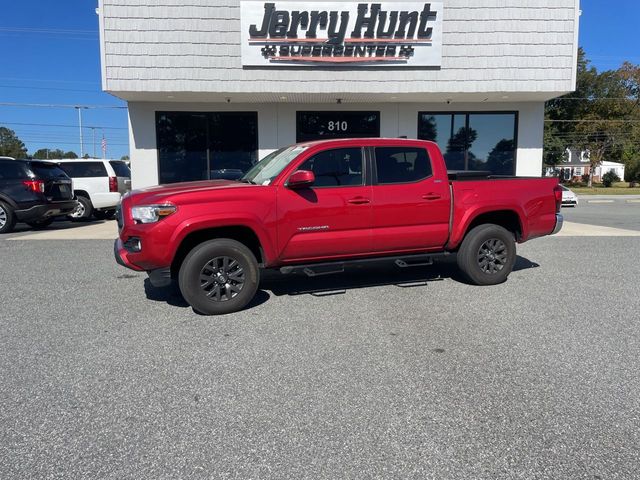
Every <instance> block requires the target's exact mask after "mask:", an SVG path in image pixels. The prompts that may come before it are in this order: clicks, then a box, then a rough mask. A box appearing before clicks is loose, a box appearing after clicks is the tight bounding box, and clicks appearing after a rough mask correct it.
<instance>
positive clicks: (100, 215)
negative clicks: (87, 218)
mask: <svg viewBox="0 0 640 480" xmlns="http://www.w3.org/2000/svg"><path fill="white" fill-rule="evenodd" d="M93 216H94V217H95V218H97V219H98V220H113V218H114V217H115V216H116V210H115V208H114V209H113V210H94V211H93Z"/></svg>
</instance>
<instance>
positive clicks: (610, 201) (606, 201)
mask: <svg viewBox="0 0 640 480" xmlns="http://www.w3.org/2000/svg"><path fill="white" fill-rule="evenodd" d="M615 202H616V201H615V200H587V203H615Z"/></svg>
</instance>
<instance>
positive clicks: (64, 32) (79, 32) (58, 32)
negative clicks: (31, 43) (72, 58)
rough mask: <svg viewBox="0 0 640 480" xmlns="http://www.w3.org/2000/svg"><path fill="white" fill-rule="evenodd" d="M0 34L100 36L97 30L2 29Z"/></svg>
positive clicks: (0, 28)
mask: <svg viewBox="0 0 640 480" xmlns="http://www.w3.org/2000/svg"><path fill="white" fill-rule="evenodd" d="M0 32H12V33H46V34H54V35H68V34H73V35H98V32H97V31H95V30H75V29H62V28H31V27H0Z"/></svg>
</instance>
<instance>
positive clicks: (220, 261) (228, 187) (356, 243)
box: [114, 138, 562, 314]
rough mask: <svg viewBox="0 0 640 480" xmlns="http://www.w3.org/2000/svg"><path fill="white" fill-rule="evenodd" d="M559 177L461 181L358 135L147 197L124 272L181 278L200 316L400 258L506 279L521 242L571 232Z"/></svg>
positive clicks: (148, 192)
mask: <svg viewBox="0 0 640 480" xmlns="http://www.w3.org/2000/svg"><path fill="white" fill-rule="evenodd" d="M561 202H562V191H561V190H560V187H559V186H558V180H557V179H554V178H516V177H492V176H491V175H488V174H487V173H486V172H484V173H483V172H458V173H455V172H447V169H446V166H445V162H444V159H443V157H442V154H441V153H440V150H439V149H438V146H437V145H436V144H435V143H432V142H426V141H420V140H406V139H380V138H374V139H345V140H325V141H317V142H308V143H300V144H297V145H292V146H289V147H286V148H282V149H280V150H277V151H275V152H273V153H271V154H270V155H268V156H267V157H265V158H264V159H263V160H262V161H260V162H259V163H257V164H256V165H255V166H254V167H253V168H252V169H251V170H250V171H249V172H247V174H246V175H245V176H244V177H242V178H241V179H240V180H238V181H235V180H209V181H200V182H190V183H178V184H174V185H166V186H159V187H151V188H145V189H142V190H137V191H134V192H131V193H130V194H128V195H126V196H125V197H124V198H123V200H122V205H121V208H120V210H119V212H118V217H117V218H118V227H119V232H120V235H119V238H118V239H117V240H116V243H115V246H114V250H115V257H116V260H117V262H118V263H119V264H121V265H123V266H126V267H128V268H130V269H133V270H138V271H146V272H148V274H149V277H150V280H151V283H152V284H153V285H155V286H161V285H167V284H168V283H170V282H171V280H172V279H177V280H178V284H179V287H180V290H181V292H182V295H183V296H184V298H185V299H186V300H187V302H189V304H190V305H191V306H192V307H193V308H194V309H195V310H197V311H199V312H201V313H205V314H222V313H229V312H233V311H237V310H240V309H242V308H244V307H245V306H246V305H247V304H248V303H249V302H250V301H251V299H252V298H253V296H254V295H255V293H256V290H257V288H258V284H259V281H260V268H280V270H281V271H282V272H283V273H288V272H291V271H293V270H302V271H303V272H305V273H307V274H308V275H311V276H313V275H319V274H323V273H334V272H336V271H339V270H341V269H342V266H343V264H344V263H347V262H356V261H370V260H371V259H380V258H389V259H393V260H394V261H395V263H396V265H398V266H400V267H406V266H411V265H416V264H419V265H424V264H425V263H429V261H430V259H431V257H432V256H434V255H438V254H447V253H452V252H455V253H457V262H458V265H459V268H460V269H461V270H462V271H463V272H464V274H465V275H466V277H467V278H468V279H469V281H470V282H472V283H474V284H477V285H494V284H498V283H501V282H503V281H505V280H506V278H507V276H508V275H509V273H510V272H511V270H512V268H513V265H514V262H515V259H516V242H520V243H522V242H525V241H527V240H530V239H532V238H536V237H541V236H543V235H552V234H555V233H557V232H558V231H559V230H560V228H561V227H562V216H561V215H560V213H559V212H560V205H561Z"/></svg>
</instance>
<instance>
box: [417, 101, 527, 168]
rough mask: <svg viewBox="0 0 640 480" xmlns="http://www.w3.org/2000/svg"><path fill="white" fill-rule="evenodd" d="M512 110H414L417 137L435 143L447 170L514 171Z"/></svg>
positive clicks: (514, 127) (514, 154)
mask: <svg viewBox="0 0 640 480" xmlns="http://www.w3.org/2000/svg"><path fill="white" fill-rule="evenodd" d="M517 119H518V117H517V113H516V112H497V113H495V112H473V113H429V112H420V113H418V138H420V139H421V140H431V141H434V142H436V143H437V144H438V146H439V147H440V150H441V151H442V154H443V155H444V159H445V162H446V164H447V168H448V169H449V170H482V171H489V172H491V173H493V174H495V175H513V174H515V164H516V150H517V148H518V145H517V123H518V122H517Z"/></svg>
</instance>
